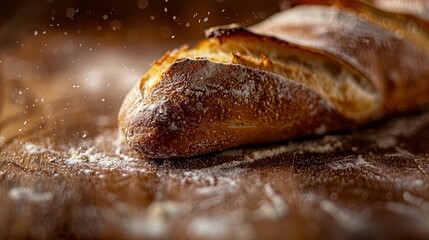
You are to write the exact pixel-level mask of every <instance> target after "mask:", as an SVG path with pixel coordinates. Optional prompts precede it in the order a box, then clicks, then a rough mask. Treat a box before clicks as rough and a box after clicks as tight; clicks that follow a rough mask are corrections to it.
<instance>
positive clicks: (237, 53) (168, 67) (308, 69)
mask: <svg viewBox="0 0 429 240" xmlns="http://www.w3.org/2000/svg"><path fill="white" fill-rule="evenodd" d="M304 2H313V3H312V4H308V3H306V4H299V5H297V6H294V7H293V8H291V9H288V10H285V11H283V12H280V13H278V14H276V15H274V16H272V17H270V18H268V19H267V20H265V21H263V22H261V23H259V24H257V25H255V26H252V27H250V28H248V29H245V28H243V27H240V26H238V25H229V26H221V27H216V28H212V29H210V30H208V31H207V38H206V39H204V40H202V41H200V42H199V43H198V44H197V45H196V46H195V47H193V48H190V49H188V48H187V47H182V48H180V49H177V50H174V51H172V52H168V53H166V54H165V55H164V56H163V57H162V58H161V59H159V60H158V61H156V62H155V63H154V64H153V66H152V67H151V69H150V70H149V71H148V72H147V73H146V74H145V75H144V76H143V77H142V78H141V80H140V81H139V82H138V83H137V84H136V85H135V87H134V88H133V89H132V90H131V92H130V93H129V94H128V96H127V97H126V98H125V100H124V102H123V104H122V107H121V110H120V113H119V127H120V130H121V132H122V134H123V136H124V139H125V140H126V142H128V143H129V144H130V145H131V147H133V148H134V149H136V150H137V151H139V152H141V153H143V154H145V155H147V156H149V157H152V158H180V157H190V156H194V155H200V154H205V153H209V152H214V151H220V150H223V149H227V148H232V147H236V146H241V145H254V144H262V143H269V142H275V141H284V140H288V139H291V138H296V137H302V136H307V135H315V134H324V133H326V132H329V131H334V130H340V129H346V128H351V127H353V126H356V125H361V124H364V123H367V122H369V121H373V120H376V119H379V118H381V117H385V116H388V115H391V114H395V113H400V112H404V111H408V110H411V109H415V108H418V107H422V106H424V105H425V104H426V103H428V102H429V28H428V27H427V26H428V25H427V24H428V23H427V22H426V21H425V20H424V19H423V18H420V17H419V16H418V15H413V14H412V13H410V12H400V11H397V12H395V13H392V12H388V11H386V10H383V9H381V8H378V7H377V6H376V5H374V4H371V3H368V2H364V1H347V0H342V1H332V3H329V1H304ZM318 2H321V3H318Z"/></svg>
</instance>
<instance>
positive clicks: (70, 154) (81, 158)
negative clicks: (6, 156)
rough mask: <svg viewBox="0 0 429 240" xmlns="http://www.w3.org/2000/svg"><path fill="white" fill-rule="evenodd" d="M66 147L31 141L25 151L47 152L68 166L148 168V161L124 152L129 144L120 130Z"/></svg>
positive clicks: (51, 160)
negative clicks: (123, 140)
mask: <svg viewBox="0 0 429 240" xmlns="http://www.w3.org/2000/svg"><path fill="white" fill-rule="evenodd" d="M63 148H65V149H68V150H66V151H64V150H57V149H54V148H53V147H49V146H43V145H37V144H34V143H31V142H28V143H26V144H24V145H23V148H22V151H23V152H25V153H27V154H29V155H37V154H44V158H46V159H48V160H49V161H50V162H56V163H64V164H66V165H82V166H87V167H97V168H101V169H106V170H115V169H119V170H124V171H129V172H145V171H146V170H147V164H145V163H144V161H141V159H138V158H135V157H133V156H130V155H127V154H126V153H124V152H123V150H124V149H127V146H125V144H123V142H122V139H121V137H120V135H119V133H117V132H116V131H115V132H104V133H102V134H100V135H99V136H97V137H95V138H94V139H93V140H90V139H87V140H82V141H81V142H79V143H78V144H76V145H71V146H69V147H64V146H63ZM86 173H91V172H89V171H87V172H86Z"/></svg>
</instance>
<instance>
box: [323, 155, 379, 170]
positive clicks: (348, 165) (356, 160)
mask: <svg viewBox="0 0 429 240" xmlns="http://www.w3.org/2000/svg"><path fill="white" fill-rule="evenodd" d="M325 166H326V167H328V168H329V169H332V170H344V169H361V168H374V167H375V166H373V165H372V164H371V163H369V162H367V161H366V160H365V159H364V158H363V156H362V155H359V156H357V157H355V156H348V157H345V158H343V159H341V160H338V161H333V162H330V163H327V164H326V165H325Z"/></svg>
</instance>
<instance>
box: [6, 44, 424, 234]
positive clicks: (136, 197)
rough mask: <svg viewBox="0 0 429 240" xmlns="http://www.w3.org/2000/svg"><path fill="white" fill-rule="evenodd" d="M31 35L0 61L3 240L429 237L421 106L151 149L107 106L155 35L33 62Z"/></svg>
mask: <svg viewBox="0 0 429 240" xmlns="http://www.w3.org/2000/svg"><path fill="white" fill-rule="evenodd" d="M55 41H57V42H56V43H55V44H66V42H63V43H61V42H60V43H59V42H58V39H56V40H55ZM37 44H38V43H37ZM37 44H36V43H33V45H32V43H31V41H30V42H29V43H28V44H26V45H25V46H24V47H21V48H18V49H17V50H15V51H14V52H13V54H11V53H5V52H3V53H2V59H1V62H0V69H1V74H2V75H1V76H2V81H1V82H0V84H1V85H0V239H4V238H10V239H20V238H25V239H28V238H31V239H53V238H66V239H68V238H73V239H74V238H85V239H87V238H100V239H114V238H125V239H165V238H170V239H285V238H294V239H309V238H311V239H314V238H316V239H319V238H337V239H362V238H387V239H391V238H408V237H412V238H422V239H427V238H429V178H428V173H429V111H427V110H422V111H418V112H414V113H409V114H406V115H402V116H397V117H394V118H391V119H388V120H385V121H380V122H377V123H374V124H371V125H369V126H365V127H362V128H359V129H354V130H352V131H346V132H339V133H333V134H328V135H326V136H321V137H313V138H307V139H301V140H295V141H290V142H282V143H277V144H270V145H265V146H249V147H245V148H238V149H231V150H228V151H224V152H220V153H214V154H210V155H206V156H201V157H196V158H192V159H182V160H175V161H169V160H156V161H154V160H150V159H147V158H145V157H144V156H139V155H138V154H136V153H135V152H133V151H132V150H130V149H129V148H128V146H126V145H125V144H124V143H123V141H122V139H121V137H120V135H119V134H118V129H117V126H116V114H117V110H118V107H119V104H120V103H121V100H122V98H123V97H124V95H125V94H126V91H127V90H128V89H129V88H130V87H131V85H132V84H133V82H135V81H136V80H137V79H138V78H139V76H140V74H141V73H142V72H144V70H145V69H146V68H147V67H148V66H149V62H150V61H151V60H153V59H155V58H156V57H157V56H160V55H159V54H161V52H162V51H164V50H163V49H165V46H159V47H158V48H157V49H158V50H153V49H152V50H151V49H150V47H147V49H143V50H139V51H137V52H135V50H132V49H128V50H124V49H122V48H110V47H105V48H104V47H103V46H101V47H97V44H96V42H85V44H86V45H85V46H86V47H85V49H84V50H83V48H82V49H75V50H74V53H73V54H71V55H70V54H68V53H59V54H50V55H44V59H43V62H42V65H40V69H41V70H40V69H39V68H37V65H38V64H37V61H36V60H35V57H34V56H39V55H37V54H36V55H34V54H32V53H33V52H34V51H36V50H38V49H39V48H38V47H37V48H35V49H36V50H34V46H38V45H37ZM49 44H51V43H49ZM91 44H92V45H91ZM48 46H51V45H48ZM65 46H67V45H65ZM90 48H94V50H91V51H90V50H89V49H90ZM32 49H33V50H32ZM160 49H162V50H160ZM66 50H67V49H66ZM52 51H53V50H52ZM36 52H37V51H36ZM143 52H144V54H143V55H144V57H145V58H144V59H142V57H141V55H142V53H143ZM89 53H90V54H89ZM63 62H66V63H68V64H61V63H63ZM43 63H44V64H45V65H43Z"/></svg>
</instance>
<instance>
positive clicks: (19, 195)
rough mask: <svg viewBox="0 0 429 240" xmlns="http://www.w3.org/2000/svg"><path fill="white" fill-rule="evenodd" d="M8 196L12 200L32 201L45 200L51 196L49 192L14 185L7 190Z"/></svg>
mask: <svg viewBox="0 0 429 240" xmlns="http://www.w3.org/2000/svg"><path fill="white" fill-rule="evenodd" d="M9 197H10V198H12V199H13V200H28V201H32V202H45V201H49V200H51V199H52V198H53V194H52V193H50V192H35V191H33V190H32V189H31V188H27V187H16V188H12V189H11V190H10V191H9Z"/></svg>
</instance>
